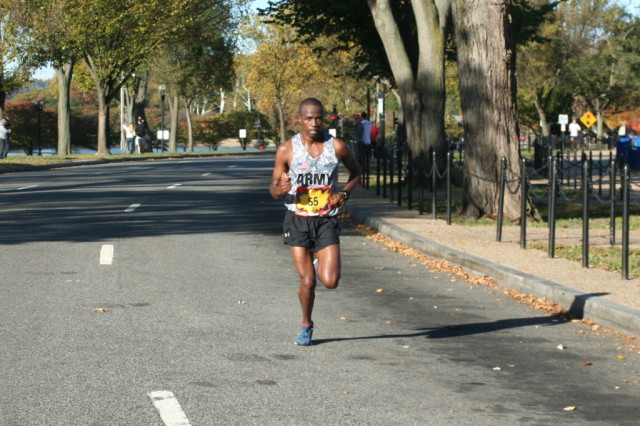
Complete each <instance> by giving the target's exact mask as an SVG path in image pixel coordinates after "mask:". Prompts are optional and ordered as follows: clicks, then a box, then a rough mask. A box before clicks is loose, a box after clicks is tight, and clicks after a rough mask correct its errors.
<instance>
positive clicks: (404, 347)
mask: <svg viewBox="0 0 640 426" xmlns="http://www.w3.org/2000/svg"><path fill="white" fill-rule="evenodd" d="M410 347H411V346H409V345H404V346H403V347H402V349H409V348H410Z"/></svg>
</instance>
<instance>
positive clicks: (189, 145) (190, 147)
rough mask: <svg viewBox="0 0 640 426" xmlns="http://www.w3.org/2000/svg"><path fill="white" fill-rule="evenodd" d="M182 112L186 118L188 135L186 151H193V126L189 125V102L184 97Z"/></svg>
mask: <svg viewBox="0 0 640 426" xmlns="http://www.w3.org/2000/svg"><path fill="white" fill-rule="evenodd" d="M184 113H185V114H186V118H187V134H188V136H189V138H188V142H187V151H189V152H193V128H192V127H191V126H192V125H191V103H190V102H189V100H188V99H187V98H185V99H184Z"/></svg>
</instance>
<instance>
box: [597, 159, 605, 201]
mask: <svg viewBox="0 0 640 426" xmlns="http://www.w3.org/2000/svg"><path fill="white" fill-rule="evenodd" d="M603 171H604V167H603V166H602V151H600V156H599V157H598V197H602V172H603Z"/></svg>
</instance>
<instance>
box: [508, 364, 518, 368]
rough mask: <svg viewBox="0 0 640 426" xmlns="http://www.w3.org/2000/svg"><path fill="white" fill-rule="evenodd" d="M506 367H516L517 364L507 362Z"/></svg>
mask: <svg viewBox="0 0 640 426" xmlns="http://www.w3.org/2000/svg"><path fill="white" fill-rule="evenodd" d="M507 367H511V368H516V367H517V365H516V364H507Z"/></svg>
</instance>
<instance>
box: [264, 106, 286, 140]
mask: <svg viewBox="0 0 640 426" xmlns="http://www.w3.org/2000/svg"><path fill="white" fill-rule="evenodd" d="M276 111H277V112H278V124H279V125H280V144H282V143H284V142H285V141H286V140H287V130H286V123H285V121H284V105H282V103H281V102H276ZM258 120H260V116H258ZM280 144H278V146H280Z"/></svg>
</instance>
